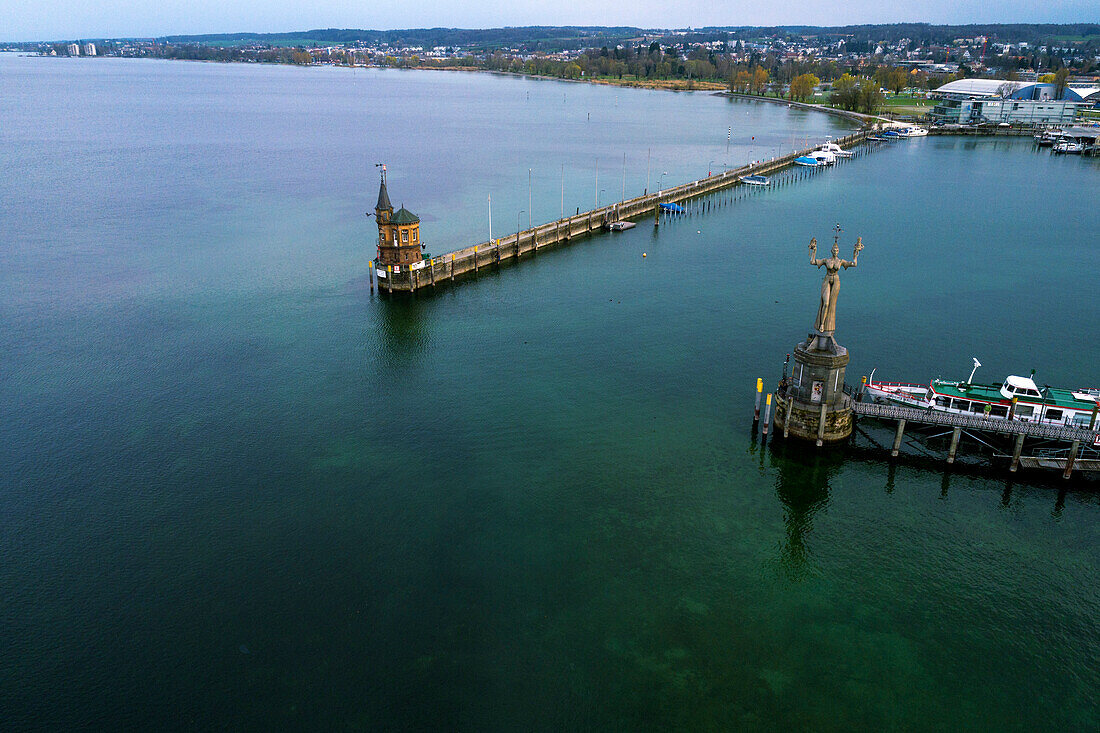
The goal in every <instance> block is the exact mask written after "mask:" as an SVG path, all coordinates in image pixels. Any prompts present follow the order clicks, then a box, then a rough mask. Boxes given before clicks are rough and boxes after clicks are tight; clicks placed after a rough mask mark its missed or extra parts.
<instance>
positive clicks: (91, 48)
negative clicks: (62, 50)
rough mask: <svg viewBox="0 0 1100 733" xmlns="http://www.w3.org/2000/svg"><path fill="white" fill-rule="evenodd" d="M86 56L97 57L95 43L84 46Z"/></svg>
mask: <svg viewBox="0 0 1100 733" xmlns="http://www.w3.org/2000/svg"><path fill="white" fill-rule="evenodd" d="M84 55H85V56H95V44H94V43H85V44H84Z"/></svg>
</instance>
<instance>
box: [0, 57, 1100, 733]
mask: <svg viewBox="0 0 1100 733" xmlns="http://www.w3.org/2000/svg"><path fill="white" fill-rule="evenodd" d="M0 114H2V117H3V125H0V163H2V169H3V171H4V172H5V175H4V177H3V178H2V179H0V200H2V201H3V208H2V210H0V353H2V354H3V361H2V369H0V414H2V415H3V420H2V421H0V598H2V599H3V602H2V604H0V725H2V727H3V728H5V729H12V730H23V729H31V730H33V729H43V730H73V729H134V728H142V729H143V728H153V727H156V728H160V729H165V730H168V729H171V730H175V729H182V730H194V729H209V728H228V729H233V730H272V729H284V728H312V729H350V730H358V729H385V730H393V729H411V730H433V729H434V730H478V731H482V730H562V729H621V730H668V729H681V730H774V729H792V728H801V729H809V730H851V729H853V728H871V729H897V730H942V729H955V728H969V729H975V730H991V731H1002V730H1035V729H1048V730H1095V729H1097V727H1100V713H1098V712H1097V706H1096V705H1095V702H1094V700H1093V698H1094V696H1095V690H1096V689H1097V686H1098V685H1100V662H1098V660H1100V623H1098V621H1097V619H1098V610H1100V586H1098V582H1097V581H1098V578H1097V562H1098V559H1100V558H1098V551H1097V543H1098V540H1100V532H1098V526H1100V524H1098V522H1100V511H1098V509H1100V507H1098V500H1097V494H1096V492H1095V485H1094V484H1093V485H1090V484H1088V483H1082V482H1074V483H1072V484H1069V485H1061V484H1059V483H1057V482H1055V481H1053V480H1048V481H1042V480H1037V479H1034V478H1028V477H1027V476H1020V477H1018V478H1017V479H1016V480H1015V481H1009V480H1008V479H1006V478H1005V477H1004V476H1003V475H1001V474H999V473H997V472H993V471H981V472H973V471H966V470H959V471H956V472H955V473H944V472H943V470H942V466H940V465H937V464H935V463H931V462H928V463H919V462H909V463H907V462H902V463H900V464H898V465H896V466H891V465H890V464H888V463H887V462H885V461H882V460H879V459H878V455H877V454H876V453H873V452H872V453H868V452H858V451H854V452H851V453H849V454H847V455H846V454H844V453H843V452H825V453H822V454H820V455H815V454H808V453H806V452H805V451H803V450H798V449H792V448H789V447H786V446H783V445H781V444H776V445H767V446H764V445H761V444H760V442H759V441H758V440H757V439H755V438H754V437H753V435H752V433H751V431H750V425H749V421H748V420H747V419H746V418H748V416H749V412H750V410H751V404H752V390H753V388H754V384H755V378H756V377H757V376H764V377H766V378H767V380H768V382H769V384H770V383H774V380H775V379H776V378H777V377H778V372H779V370H780V366H781V363H782V357H783V355H784V354H785V353H787V352H788V351H789V350H790V349H791V347H793V345H794V344H795V342H796V341H798V340H799V339H801V338H803V337H804V335H805V332H806V330H807V328H808V327H809V325H810V320H811V319H812V317H813V314H814V313H815V312H816V297H817V296H816V293H817V288H818V283H819V282H820V273H819V271H817V270H814V269H813V268H811V267H810V266H809V265H808V264H807V262H806V260H807V252H806V244H807V242H808V240H809V239H810V237H811V236H817V237H818V238H819V239H820V240H821V241H822V243H823V245H822V246H823V247H827V246H828V232H829V229H830V228H831V226H832V225H833V224H834V223H836V222H837V221H839V222H841V224H842V226H843V227H844V228H845V230H846V231H845V232H844V235H843V252H844V254H845V255H847V254H848V252H850V248H851V244H852V241H853V240H854V238H855V236H857V235H862V236H863V238H864V242H865V244H866V249H865V250H864V252H863V253H862V256H861V258H860V265H859V267H858V268H857V269H855V270H849V271H847V272H845V273H844V275H843V280H844V291H843V294H842V296H841V301H840V314H839V319H838V321H839V331H838V336H839V337H840V338H841V340H842V342H843V343H845V344H846V345H847V346H848V347H849V349H850V350H851V352H852V364H851V368H850V372H851V374H852V376H853V381H854V380H855V379H858V376H857V375H859V374H865V373H868V372H869V371H870V369H871V368H875V367H877V368H878V370H879V371H878V374H879V375H880V376H884V377H886V376H889V377H896V378H899V379H906V380H908V379H912V380H923V379H927V378H929V377H931V376H945V377H948V376H954V377H956V378H961V377H965V375H966V373H968V369H969V364H970V361H969V360H970V357H971V356H977V357H978V358H979V359H981V361H982V363H983V364H984V365H985V366H983V368H982V370H981V371H980V372H979V376H981V375H983V374H984V375H985V376H986V377H987V378H988V379H990V380H993V379H999V378H1000V377H1001V376H1002V375H1004V374H1006V373H1010V372H1012V373H1026V371H1027V370H1029V369H1031V368H1036V369H1038V370H1039V378H1040V381H1042V382H1050V383H1051V384H1061V385H1070V386H1077V385H1085V384H1091V385H1097V382H1098V381H1100V379H1098V375H1097V372H1096V355H1097V349H1096V344H1095V339H1089V338H1084V337H1082V336H1083V334H1084V333H1085V331H1086V330H1087V329H1083V328H1082V324H1085V323H1087V322H1088V319H1089V318H1090V316H1089V314H1090V313H1091V311H1092V310H1093V309H1094V307H1095V292H1096V289H1095V282H1094V273H1095V272H1096V271H1097V265H1098V264H1100V262H1098V260H1100V257H1098V255H1097V252H1096V248H1095V244H1096V242H1095V217H1094V215H1093V214H1091V213H1090V212H1092V211H1094V210H1095V203H1094V202H1093V200H1092V199H1091V198H1090V196H1091V193H1090V192H1092V191H1094V190H1095V187H1096V180H1097V176H1098V175H1100V162H1098V161H1088V160H1079V159H1076V158H1070V157H1057V158H1056V157H1052V156H1050V155H1049V154H1048V153H1046V152H1036V151H1035V150H1034V149H1033V148H1032V146H1031V145H1030V144H1028V142H1026V141H1013V142H1010V141H1005V140H981V141H972V140H963V139H956V138H925V139H920V140H913V141H908V142H906V143H903V144H898V145H896V146H891V147H888V148H886V149H884V150H882V151H879V152H876V153H875V154H873V155H867V156H864V157H861V158H859V159H857V160H855V161H853V162H851V163H849V164H847V165H845V166H842V167H839V168H837V169H836V170H831V171H827V172H824V173H820V174H817V175H815V176H813V177H812V178H811V179H809V180H806V181H803V182H800V183H798V184H797V185H791V186H784V187H782V188H778V189H776V190H771V191H767V192H758V193H754V194H752V195H750V196H748V197H746V198H741V199H739V200H737V201H730V199H729V197H728V196H727V197H725V198H724V199H722V201H723V203H722V205H721V206H716V207H715V209H714V210H713V211H712V212H711V213H710V214H708V215H706V216H694V217H687V218H683V219H680V220H677V221H675V222H672V223H670V224H669V225H667V226H664V227H662V228H661V230H660V231H659V232H654V231H653V229H652V227H649V226H647V225H641V226H639V227H637V228H636V229H634V230H631V231H630V232H626V233H624V234H622V235H617V236H615V237H598V238H593V239H590V240H584V241H582V242H580V243H578V244H575V245H573V246H570V247H568V248H563V249H560V250H556V251H548V252H546V253H544V254H539V255H538V257H537V259H534V260H532V261H530V262H527V263H525V264H523V265H522V266H519V267H505V268H503V269H502V270H501V271H499V272H491V273H488V274H485V275H483V276H482V277H480V278H479V279H477V280H476V281H470V282H467V283H465V284H463V285H461V286H460V287H454V288H448V289H445V290H443V291H441V292H440V293H438V294H437V295H435V296H433V297H421V298H417V299H411V300H394V301H385V300H380V299H378V298H374V297H371V295H370V294H369V292H368V290H367V281H366V274H367V259H368V258H369V257H370V256H371V255H372V254H373V252H372V244H371V243H372V241H373V238H374V234H373V233H372V227H373V221H372V220H370V219H366V218H364V217H363V212H364V211H367V210H368V209H370V208H372V207H373V204H374V197H375V196H376V194H377V188H376V183H377V179H376V173H375V169H374V168H373V164H374V163H376V162H383V161H384V162H386V163H387V164H388V165H389V168H390V171H391V178H390V181H391V185H390V193H391V197H392V198H393V199H394V203H395V204H398V205H399V204H400V203H405V204H407V205H408V206H409V208H411V209H412V210H413V211H415V212H416V213H418V214H419V215H420V216H421V217H422V218H423V220H424V224H423V231H424V237H425V240H426V241H428V242H429V248H430V249H433V251H439V252H442V251H446V250H449V249H452V248H455V247H458V246H463V245H465V244H469V243H473V242H474V241H477V240H480V239H483V238H484V237H485V236H486V234H487V231H486V230H487V226H488V222H487V206H486V204H487V198H488V196H490V195H491V196H492V197H493V209H494V232H500V233H505V232H507V231H514V229H515V225H516V221H517V219H518V220H519V221H520V223H526V219H527V217H528V213H530V215H531V219H532V220H533V221H536V222H537V221H546V220H550V219H553V218H556V217H557V216H558V215H559V213H560V211H561V208H562V207H563V204H562V178H563V167H564V188H565V202H564V207H565V208H566V209H567V210H568V209H575V208H577V207H582V208H586V207H589V206H590V205H591V204H592V203H594V199H595V198H596V196H597V195H600V196H601V197H602V198H601V200H602V201H609V200H613V199H617V198H619V197H620V196H621V195H622V190H623V188H624V187H625V189H626V195H628V196H629V195H632V194H637V193H640V192H641V191H642V190H643V189H644V188H646V186H647V183H646V180H647V178H646V171H647V160H648V165H649V170H650V174H649V184H648V185H649V187H650V188H656V186H657V180H658V176H661V175H662V174H665V172H666V171H667V174H665V175H664V176H663V178H664V180H668V181H670V182H682V181H684V180H687V179H689V178H692V177H696V176H699V175H703V174H705V173H706V171H707V170H708V169H719V168H721V167H722V166H723V165H724V164H725V163H731V164H737V163H739V162H743V161H745V160H749V159H752V158H754V157H764V156H768V155H771V154H772V151H773V150H775V151H776V152H779V151H780V149H781V148H782V149H783V150H790V149H791V147H790V146H792V145H793V144H795V143H798V142H801V141H803V140H805V139H807V138H811V139H813V140H818V139H822V138H823V137H824V136H825V135H830V134H831V135H838V134H843V132H844V129H845V128H844V127H843V126H842V125H841V123H839V122H837V121H835V120H832V119H830V118H827V117H825V116H819V115H811V114H807V113H803V112H797V111H792V110H787V109H786V108H784V107H781V106H772V105H761V104H745V103H738V102H730V101H727V100H723V99H720V98H716V97H713V96H710V95H704V94H671V93H661V92H644V91H637V90H616V89H608V88H597V87H591V86H585V85H578V84H565V83H553V82H535V81H527V80H521V79H514V78H503V77H493V76H489V75H467V74H442V73H438V74H437V73H399V72H378V71H371V72H366V71H363V70H358V71H354V72H353V71H351V70H338V69H292V68H286V67H277V68H272V67H267V68H265V67H254V66H244V65H235V66H221V65H206V64H185V63H159V62H152V61H133V62H126V61H119V60H109V59H98V60H92V59H87V60H76V59H72V60H69V59H64V60H63V59H28V58H15V57H10V56H0ZM731 127H732V128H733V133H732V136H731V144H730V151H729V153H728V154H727V152H726V135H727V130H728V129H729V128H731ZM754 137H755V140H754V139H753V138H754ZM624 155H625V156H626V175H625V183H624V176H623V156H624ZM597 158H598V159H599V162H598V163H597ZM597 166H598V167H597ZM528 169H530V170H531V173H530V181H531V193H530V198H529V197H528ZM662 183H663V181H662ZM601 190H602V191H603V192H602V193H600V191H601ZM521 210H522V211H521ZM529 210H530V211H529ZM643 252H645V253H646V254H647V257H645V258H643V257H642V253H643Z"/></svg>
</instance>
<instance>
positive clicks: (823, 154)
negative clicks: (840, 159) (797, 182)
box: [810, 150, 836, 165]
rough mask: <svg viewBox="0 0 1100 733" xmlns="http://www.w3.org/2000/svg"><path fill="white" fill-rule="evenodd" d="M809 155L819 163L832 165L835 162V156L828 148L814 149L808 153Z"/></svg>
mask: <svg viewBox="0 0 1100 733" xmlns="http://www.w3.org/2000/svg"><path fill="white" fill-rule="evenodd" d="M810 157H811V158H813V159H814V160H816V161H817V162H818V163H820V164H821V165H834V164H835V163H836V156H835V155H833V154H832V153H830V152H829V151H828V150H815V151H813V152H812V153H810Z"/></svg>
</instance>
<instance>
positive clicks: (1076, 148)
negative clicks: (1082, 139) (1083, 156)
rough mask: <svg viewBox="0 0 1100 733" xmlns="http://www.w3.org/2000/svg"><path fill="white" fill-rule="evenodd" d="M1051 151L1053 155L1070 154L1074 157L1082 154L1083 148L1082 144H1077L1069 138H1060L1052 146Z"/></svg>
mask: <svg viewBox="0 0 1100 733" xmlns="http://www.w3.org/2000/svg"><path fill="white" fill-rule="evenodd" d="M1051 151H1052V152H1055V153H1070V154H1074V155H1076V154H1078V153H1083V152H1084V151H1085V146H1084V144H1083V143H1079V142H1077V141H1076V140H1073V139H1071V138H1062V139H1061V140H1059V141H1058V142H1057V143H1055V144H1054V147H1053V148H1051Z"/></svg>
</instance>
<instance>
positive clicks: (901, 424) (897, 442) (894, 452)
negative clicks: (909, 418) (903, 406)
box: [890, 418, 905, 458]
mask: <svg viewBox="0 0 1100 733" xmlns="http://www.w3.org/2000/svg"><path fill="white" fill-rule="evenodd" d="M903 435H905V418H902V419H901V420H898V431H897V432H896V433H894V447H893V448H891V449H890V457H891V458H897V457H898V449H899V448H901V436H903Z"/></svg>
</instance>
